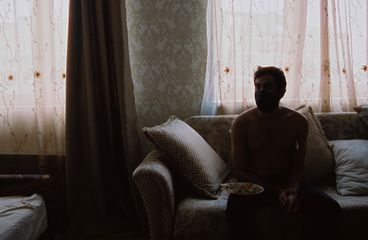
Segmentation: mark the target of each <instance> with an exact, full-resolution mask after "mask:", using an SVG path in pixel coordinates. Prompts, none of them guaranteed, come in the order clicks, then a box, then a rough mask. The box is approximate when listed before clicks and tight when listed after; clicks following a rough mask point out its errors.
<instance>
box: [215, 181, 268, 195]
mask: <svg viewBox="0 0 368 240" xmlns="http://www.w3.org/2000/svg"><path fill="white" fill-rule="evenodd" d="M221 187H222V189H224V190H225V191H226V192H228V193H230V194H237V195H255V194H259V193H261V192H263V191H264V188H263V187H262V186H261V185H258V184H255V183H250V182H232V183H223V184H221Z"/></svg>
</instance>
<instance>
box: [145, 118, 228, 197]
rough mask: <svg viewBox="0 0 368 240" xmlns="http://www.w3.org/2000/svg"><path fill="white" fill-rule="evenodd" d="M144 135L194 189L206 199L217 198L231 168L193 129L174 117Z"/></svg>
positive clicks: (149, 129) (146, 130)
mask: <svg viewBox="0 0 368 240" xmlns="http://www.w3.org/2000/svg"><path fill="white" fill-rule="evenodd" d="M143 132H144V134H145V135H146V136H147V138H148V139H149V140H150V141H151V142H152V143H153V144H154V145H155V147H156V148H157V150H158V151H159V152H161V153H162V154H163V155H164V156H166V158H165V161H167V164H168V165H169V166H171V168H172V169H173V171H175V172H176V174H177V175H178V176H179V177H181V178H182V179H184V180H185V182H187V183H189V185H190V186H191V187H192V189H193V190H195V191H196V192H197V193H199V194H200V195H201V196H203V197H209V198H217V194H218V190H219V188H220V184H221V183H222V181H223V180H224V179H225V177H226V176H227V175H228V173H229V167H228V165H227V164H226V163H225V162H224V161H223V160H222V159H221V157H220V156H219V155H218V154H217V153H216V152H215V150H213V148H212V147H211V146H210V145H209V144H208V143H207V142H206V141H205V140H204V139H203V138H202V137H201V136H200V135H199V134H198V133H197V132H196V131H195V130H194V129H193V128H191V127H190V126H189V125H188V124H186V123H185V122H183V121H181V120H180V119H178V118H176V117H175V116H172V117H170V119H169V120H168V121H167V122H165V123H163V124H161V125H159V126H155V127H151V128H147V127H145V128H143Z"/></svg>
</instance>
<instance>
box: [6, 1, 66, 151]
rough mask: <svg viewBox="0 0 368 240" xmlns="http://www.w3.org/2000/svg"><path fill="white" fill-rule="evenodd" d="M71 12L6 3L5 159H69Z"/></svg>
mask: <svg viewBox="0 0 368 240" xmlns="http://www.w3.org/2000/svg"><path fill="white" fill-rule="evenodd" d="M67 10H68V1H67V0H54V1H52V0H50V1H37V0H3V1H0V153H1V154H37V155H44V154H64V132H65V79H66V72H65V61H66V31H67Z"/></svg>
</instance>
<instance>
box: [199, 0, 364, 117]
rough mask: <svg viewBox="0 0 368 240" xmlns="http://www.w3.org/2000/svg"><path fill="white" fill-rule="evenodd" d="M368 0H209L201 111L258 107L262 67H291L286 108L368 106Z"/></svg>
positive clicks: (227, 111)
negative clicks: (258, 70)
mask: <svg viewBox="0 0 368 240" xmlns="http://www.w3.org/2000/svg"><path fill="white" fill-rule="evenodd" d="M367 4H368V1H365V0H362V1H358V0H354V1H344V0H340V1H338V0H335V1H333V0H331V1H328V0H308V1H304V0H297V1H295V0H253V1H251V0H249V1H247V0H209V1H208V5H207V42H208V56H207V69H206V82H205V92H204V98H203V102H202V109H201V114H234V113H239V112H241V111H243V110H245V109H247V108H249V107H251V106H254V105H255V101H254V86H253V74H254V71H255V70H256V68H257V66H270V65H274V66H277V67H280V68H282V69H283V70H284V72H285V75H286V77H287V92H286V95H285V97H284V98H283V99H282V101H281V104H283V105H286V106H289V107H297V106H299V105H300V104H308V105H311V106H312V107H313V109H315V111H317V112H319V111H322V112H329V111H334V112H339V111H353V107H355V106H357V105H359V104H363V103H367V102H368V65H367V64H368V40H367V33H368V15H367V13H368V5H367Z"/></svg>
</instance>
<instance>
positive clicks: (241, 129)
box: [231, 118, 281, 193]
mask: <svg viewBox="0 0 368 240" xmlns="http://www.w3.org/2000/svg"><path fill="white" fill-rule="evenodd" d="M245 126H246V124H245V122H244V120H241V119H238V118H237V119H235V120H234V122H233V124H232V126H231V155H232V165H233V171H234V174H235V176H236V178H237V179H238V181H249V182H252V183H257V184H259V185H261V186H263V187H266V188H268V189H270V190H271V191H274V192H276V193H280V191H281V189H279V188H277V187H275V186H273V185H270V184H268V183H266V182H264V181H263V180H262V179H260V178H259V177H258V176H257V175H256V174H255V173H254V172H253V166H252V163H251V161H250V158H249V155H248V154H249V153H248V150H247V142H246V140H245V139H246V138H245V134H246V130H245Z"/></svg>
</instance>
